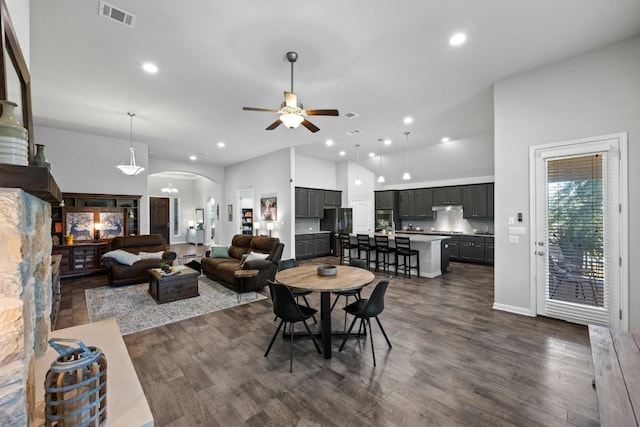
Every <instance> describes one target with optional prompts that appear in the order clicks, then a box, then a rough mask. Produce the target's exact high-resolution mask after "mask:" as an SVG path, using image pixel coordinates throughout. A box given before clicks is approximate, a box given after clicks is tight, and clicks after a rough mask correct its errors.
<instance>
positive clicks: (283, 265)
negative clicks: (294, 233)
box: [278, 258, 300, 271]
mask: <svg viewBox="0 0 640 427" xmlns="http://www.w3.org/2000/svg"><path fill="white" fill-rule="evenodd" d="M299 265H300V264H298V260H297V259H295V258H289V259H283V260H282V261H280V262H279V263H278V271H282V270H286V269H288V268H294V267H298V266H299Z"/></svg>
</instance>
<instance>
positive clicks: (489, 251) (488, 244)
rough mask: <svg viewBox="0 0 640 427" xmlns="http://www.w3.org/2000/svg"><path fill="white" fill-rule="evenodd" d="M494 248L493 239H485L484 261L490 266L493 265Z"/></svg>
mask: <svg viewBox="0 0 640 427" xmlns="http://www.w3.org/2000/svg"><path fill="white" fill-rule="evenodd" d="M493 248H494V241H493V237H485V238H484V261H485V262H486V263H489V264H493V260H494V258H493Z"/></svg>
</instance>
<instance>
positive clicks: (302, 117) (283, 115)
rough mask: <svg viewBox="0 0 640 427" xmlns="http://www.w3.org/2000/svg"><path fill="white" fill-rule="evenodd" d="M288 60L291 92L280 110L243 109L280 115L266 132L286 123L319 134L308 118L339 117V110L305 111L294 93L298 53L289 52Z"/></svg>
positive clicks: (290, 127)
mask: <svg viewBox="0 0 640 427" xmlns="http://www.w3.org/2000/svg"><path fill="white" fill-rule="evenodd" d="M286 56H287V60H288V61H289V62H290V63H291V91H290V92H285V93H284V102H283V103H282V105H281V106H280V109H279V110H274V109H269V108H254V107H242V109H243V110H245V111H266V112H269V113H277V114H280V118H278V120H276V121H275V122H273V123H271V124H270V125H269V126H267V129H266V130H273V129H275V128H277V127H278V126H280V124H281V123H284V125H285V126H286V127H288V128H289V129H294V128H297V127H298V126H299V125H302V126H304V127H306V128H307V129H309V130H310V131H311V132H318V131H319V130H320V128H319V127H318V126H316V125H314V124H313V123H311V122H310V121H309V120H307V116H338V115H340V113H339V112H338V110H305V109H304V107H303V106H302V104H298V97H297V96H296V94H295V93H294V92H293V64H294V63H295V62H296V60H297V59H298V54H297V53H296V52H287V55H286Z"/></svg>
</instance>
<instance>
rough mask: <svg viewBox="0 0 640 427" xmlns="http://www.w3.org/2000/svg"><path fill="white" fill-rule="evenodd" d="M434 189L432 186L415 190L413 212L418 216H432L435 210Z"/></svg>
mask: <svg viewBox="0 0 640 427" xmlns="http://www.w3.org/2000/svg"><path fill="white" fill-rule="evenodd" d="M432 205H433V190H432V189H431V188H421V189H418V190H413V208H414V211H413V214H414V216H415V217H418V218H432V217H433V211H432V210H431V206H432Z"/></svg>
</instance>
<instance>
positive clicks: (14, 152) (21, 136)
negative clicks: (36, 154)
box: [0, 101, 29, 166]
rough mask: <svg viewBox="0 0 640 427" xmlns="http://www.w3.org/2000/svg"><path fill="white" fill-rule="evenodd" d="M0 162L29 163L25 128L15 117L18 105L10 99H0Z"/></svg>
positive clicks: (21, 164) (12, 163) (25, 164)
mask: <svg viewBox="0 0 640 427" xmlns="http://www.w3.org/2000/svg"><path fill="white" fill-rule="evenodd" d="M0 104H1V105H2V115H0V163H8V164H11V165H20V166H27V165H28V164H29V144H28V133H27V130H26V129H25V128H24V127H22V124H20V122H19V121H18V119H16V116H15V109H16V107H17V106H18V104H16V103H15V102H12V101H0Z"/></svg>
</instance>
